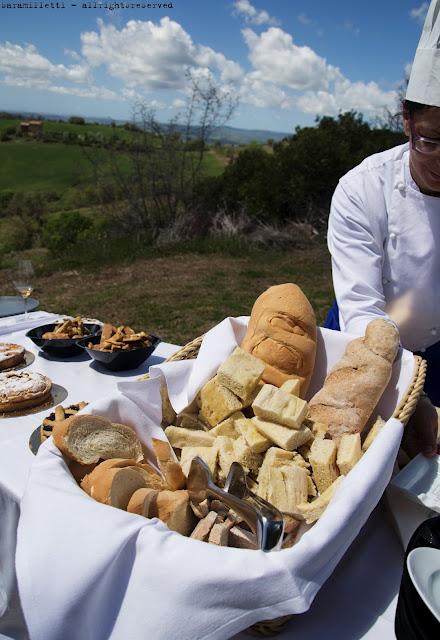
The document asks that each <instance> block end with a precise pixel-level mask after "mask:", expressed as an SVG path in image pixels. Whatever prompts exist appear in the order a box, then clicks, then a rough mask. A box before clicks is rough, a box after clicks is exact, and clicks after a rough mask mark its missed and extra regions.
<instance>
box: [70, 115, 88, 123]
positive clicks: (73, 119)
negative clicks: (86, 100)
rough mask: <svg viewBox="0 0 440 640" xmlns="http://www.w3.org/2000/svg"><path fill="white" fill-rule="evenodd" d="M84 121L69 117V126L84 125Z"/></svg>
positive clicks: (78, 117)
mask: <svg viewBox="0 0 440 640" xmlns="http://www.w3.org/2000/svg"><path fill="white" fill-rule="evenodd" d="M85 123H86V121H85V120H84V118H81V117H80V116H71V117H70V118H69V124H85Z"/></svg>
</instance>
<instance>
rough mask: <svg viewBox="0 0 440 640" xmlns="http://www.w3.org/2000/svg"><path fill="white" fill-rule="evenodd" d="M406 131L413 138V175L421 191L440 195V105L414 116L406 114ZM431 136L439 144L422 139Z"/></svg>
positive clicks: (411, 155)
mask: <svg viewBox="0 0 440 640" xmlns="http://www.w3.org/2000/svg"><path fill="white" fill-rule="evenodd" d="M404 126H405V133H406V134H407V136H409V137H410V139H411V147H410V168H411V175H412V177H413V179H414V181H415V182H416V183H417V185H418V187H419V189H420V191H421V192H422V193H426V194H428V195H434V196H440V107H429V108H427V109H423V110H422V111H416V112H415V113H414V114H413V115H412V117H411V118H410V117H409V114H406V113H405V114H404ZM420 136H422V137H423V138H429V139H430V140H433V141H434V140H436V141H438V142H439V144H438V145H435V144H433V143H429V141H428V142H424V141H423V140H420V138H419V137H420Z"/></svg>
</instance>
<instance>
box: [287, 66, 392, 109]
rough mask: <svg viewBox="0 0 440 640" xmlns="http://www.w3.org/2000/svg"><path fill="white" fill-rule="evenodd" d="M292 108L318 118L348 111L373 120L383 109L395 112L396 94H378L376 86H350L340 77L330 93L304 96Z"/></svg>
mask: <svg viewBox="0 0 440 640" xmlns="http://www.w3.org/2000/svg"><path fill="white" fill-rule="evenodd" d="M296 105H297V107H299V108H300V109H301V111H304V112H305V113H312V114H315V115H321V116H322V115H328V116H335V115H337V114H338V113H339V112H341V111H342V112H343V111H351V110H353V111H358V112H362V113H365V114H367V115H370V116H373V115H376V114H380V113H381V112H382V111H383V109H389V110H390V111H392V110H394V109H396V105H397V92H396V91H394V90H392V91H382V90H381V89H380V87H379V86H378V85H377V83H376V82H368V83H365V82H350V80H348V79H347V78H344V77H343V76H342V75H341V77H340V79H339V80H338V81H336V82H335V85H334V90H333V91H332V92H329V91H316V92H306V93H305V94H304V95H302V96H299V97H298V99H297V101H296Z"/></svg>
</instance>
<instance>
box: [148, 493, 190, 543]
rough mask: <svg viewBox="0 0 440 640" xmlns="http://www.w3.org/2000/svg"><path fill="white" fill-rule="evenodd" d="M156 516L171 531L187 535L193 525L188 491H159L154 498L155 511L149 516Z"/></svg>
mask: <svg viewBox="0 0 440 640" xmlns="http://www.w3.org/2000/svg"><path fill="white" fill-rule="evenodd" d="M154 516H156V517H158V518H159V520H162V522H165V524H166V525H167V527H168V528H169V529H171V531H177V532H178V533H181V534H182V535H183V536H189V534H190V533H191V531H192V530H193V529H194V526H195V516H194V514H193V512H192V510H191V507H190V504H189V494H188V491H184V490H183V491H160V492H159V494H158V495H157V499H156V512H155V513H152V514H151V516H150V517H154Z"/></svg>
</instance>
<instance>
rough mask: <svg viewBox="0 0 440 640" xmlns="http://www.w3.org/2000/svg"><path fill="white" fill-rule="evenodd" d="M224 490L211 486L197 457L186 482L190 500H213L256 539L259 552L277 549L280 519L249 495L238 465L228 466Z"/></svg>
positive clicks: (276, 511) (253, 495) (267, 507)
mask: <svg viewBox="0 0 440 640" xmlns="http://www.w3.org/2000/svg"><path fill="white" fill-rule="evenodd" d="M234 465H237V466H234ZM233 467H234V469H233ZM240 469H241V471H240ZM241 474H242V475H241ZM243 479H244V486H243ZM226 486H227V488H228V489H229V490H226V491H225V490H223V489H220V487H218V486H217V485H216V484H214V482H213V480H212V477H211V472H210V471H209V468H208V466H207V465H206V464H205V463H204V462H203V460H202V459H201V458H199V457H198V456H197V457H196V458H194V459H193V460H192V462H191V467H190V470H189V474H188V482H187V489H188V492H189V495H190V498H191V500H193V501H194V502H203V500H205V498H207V497H208V496H211V497H214V498H217V499H218V500H220V501H221V502H223V503H224V504H225V505H226V506H228V507H229V508H230V509H233V510H234V511H235V513H237V514H238V515H239V516H241V517H242V518H243V520H244V521H245V522H246V523H247V524H248V525H249V527H250V529H251V531H252V532H253V533H254V534H255V536H256V538H257V545H258V548H259V549H261V550H262V551H276V550H278V549H280V548H281V543H282V538H283V531H284V520H283V516H282V515H281V513H280V512H279V511H278V509H276V508H275V507H274V506H273V505H271V504H269V503H268V502H266V501H265V500H263V499H262V498H259V497H258V496H256V495H255V494H254V493H252V492H251V491H249V489H248V488H247V484H246V478H245V475H244V470H243V467H242V466H241V465H240V464H239V463H238V462H234V463H233V464H232V465H231V469H230V471H229V474H228V478H227V485H226ZM235 492H237V493H238V494H241V495H236V493H235Z"/></svg>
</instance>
